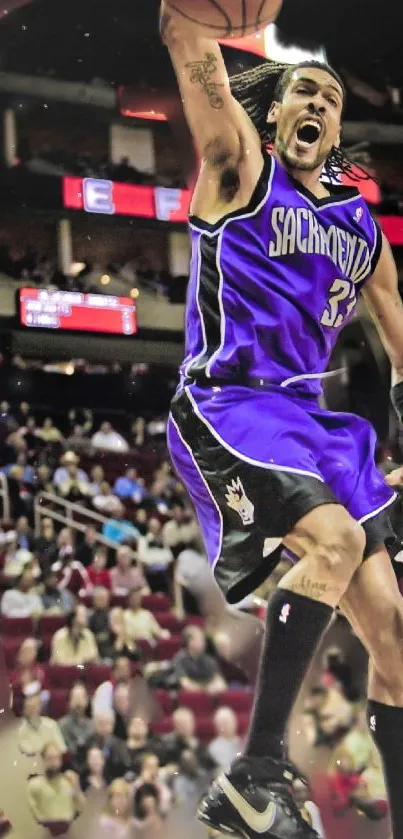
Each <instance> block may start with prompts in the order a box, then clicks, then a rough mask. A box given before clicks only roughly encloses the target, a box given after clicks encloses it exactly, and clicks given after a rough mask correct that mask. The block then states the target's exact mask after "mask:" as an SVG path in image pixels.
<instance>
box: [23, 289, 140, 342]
mask: <svg viewBox="0 0 403 839" xmlns="http://www.w3.org/2000/svg"><path fill="white" fill-rule="evenodd" d="M19 314H20V322H21V324H22V325H23V326H27V327H37V328H40V329H59V330H61V331H63V330H74V331H76V332H102V333H109V334H111V335H134V334H135V333H136V332H137V319H136V307H135V304H134V301H133V300H132V299H131V298H130V297H114V296H113V295H110V294H84V293H81V292H79V291H50V290H46V289H37V288H21V289H20V291H19Z"/></svg>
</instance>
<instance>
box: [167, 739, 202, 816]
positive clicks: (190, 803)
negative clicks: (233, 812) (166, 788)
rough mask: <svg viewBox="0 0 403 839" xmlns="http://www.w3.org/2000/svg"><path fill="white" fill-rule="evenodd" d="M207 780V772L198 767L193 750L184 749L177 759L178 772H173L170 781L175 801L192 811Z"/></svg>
mask: <svg viewBox="0 0 403 839" xmlns="http://www.w3.org/2000/svg"><path fill="white" fill-rule="evenodd" d="M208 780H209V776H208V773H207V772H206V771H205V770H204V769H202V768H201V767H200V765H199V762H198V759H197V755H196V754H195V752H194V751H192V750H191V749H184V750H183V752H182V753H181V756H180V759H179V769H178V772H177V773H175V775H174V778H173V782H172V788H173V794H174V798H175V801H176V803H177V804H179V805H181V806H183V805H185V806H186V807H187V808H188V807H189V808H190V809H191V810H192V811H194V807H195V804H197V803H198V802H199V800H200V798H201V795H202V793H203V792H204V790H205V789H206V786H207V782H208Z"/></svg>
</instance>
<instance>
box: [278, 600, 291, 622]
mask: <svg viewBox="0 0 403 839" xmlns="http://www.w3.org/2000/svg"><path fill="white" fill-rule="evenodd" d="M290 612H291V606H290V604H289V603H284V606H283V608H282V610H281V612H280V617H279V621H280V623H287V621H288V618H289V617H290Z"/></svg>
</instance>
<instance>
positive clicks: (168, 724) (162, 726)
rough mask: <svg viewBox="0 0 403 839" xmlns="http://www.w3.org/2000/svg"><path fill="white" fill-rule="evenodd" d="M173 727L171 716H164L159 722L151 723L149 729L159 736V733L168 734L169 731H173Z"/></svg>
mask: <svg viewBox="0 0 403 839" xmlns="http://www.w3.org/2000/svg"><path fill="white" fill-rule="evenodd" d="M173 727H174V725H173V721H172V717H164V718H163V719H162V720H160V721H159V722H153V723H152V725H151V731H152V733H153V734H157V735H158V736H160V735H161V734H168V733H169V732H170V731H173Z"/></svg>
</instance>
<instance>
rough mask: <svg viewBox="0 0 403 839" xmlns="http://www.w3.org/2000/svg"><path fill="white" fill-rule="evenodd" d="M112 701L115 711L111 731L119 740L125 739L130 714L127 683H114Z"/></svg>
mask: <svg viewBox="0 0 403 839" xmlns="http://www.w3.org/2000/svg"><path fill="white" fill-rule="evenodd" d="M112 702H113V710H114V712H115V728H114V729H113V733H114V735H115V736H116V737H118V738H119V740H126V738H127V725H128V722H129V715H130V688H129V685H128V684H125V682H118V684H117V685H115V687H114V689H113V698H112Z"/></svg>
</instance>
